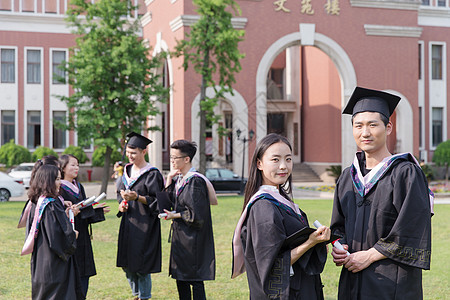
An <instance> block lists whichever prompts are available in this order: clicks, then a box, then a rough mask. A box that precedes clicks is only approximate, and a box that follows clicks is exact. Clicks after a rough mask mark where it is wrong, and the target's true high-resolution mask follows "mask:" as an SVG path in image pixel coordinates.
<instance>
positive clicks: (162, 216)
mask: <svg viewBox="0 0 450 300" xmlns="http://www.w3.org/2000/svg"><path fill="white" fill-rule="evenodd" d="M175 212H176V211H174V210H173V211H171V213H175ZM165 217H167V213H160V214H159V215H158V218H160V219H162V218H165Z"/></svg>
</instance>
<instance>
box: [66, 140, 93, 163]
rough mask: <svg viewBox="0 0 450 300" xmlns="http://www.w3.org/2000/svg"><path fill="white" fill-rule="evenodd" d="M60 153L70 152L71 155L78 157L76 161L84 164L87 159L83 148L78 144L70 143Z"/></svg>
mask: <svg viewBox="0 0 450 300" xmlns="http://www.w3.org/2000/svg"><path fill="white" fill-rule="evenodd" d="M62 154H72V155H73V156H75V157H76V158H78V162H79V163H80V164H84V163H85V162H87V161H88V160H89V158H88V157H87V155H86V153H84V150H83V148H81V147H79V146H74V145H70V146H69V147H67V148H66V150H64V152H63V153H62Z"/></svg>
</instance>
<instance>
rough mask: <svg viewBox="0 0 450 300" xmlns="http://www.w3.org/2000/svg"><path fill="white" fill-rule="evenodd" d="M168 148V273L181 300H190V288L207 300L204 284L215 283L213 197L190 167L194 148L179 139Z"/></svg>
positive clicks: (196, 299)
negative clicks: (172, 207)
mask: <svg viewBox="0 0 450 300" xmlns="http://www.w3.org/2000/svg"><path fill="white" fill-rule="evenodd" d="M170 147H171V149H170V159H171V162H172V171H171V172H170V173H169V174H168V176H167V182H166V187H167V188H166V190H167V191H168V192H169V194H170V195H171V198H172V201H173V203H174V205H173V206H174V211H173V212H171V211H168V210H165V212H166V213H167V214H168V216H167V218H166V219H172V220H173V223H172V229H173V233H172V241H171V243H172V245H171V250H170V265H169V274H170V275H171V276H172V278H174V279H176V280H177V288H178V295H179V298H180V299H181V300H183V299H189V300H190V299H192V298H191V286H192V289H193V299H194V300H201V299H206V296H205V288H204V284H203V281H204V280H214V278H215V271H216V263H215V262H216V261H215V254H214V237H213V228H212V221H211V209H210V203H211V204H217V199H216V194H215V191H214V188H213V187H212V184H211V183H210V182H209V181H208V179H207V178H206V177H205V176H203V175H202V174H200V173H198V172H196V171H195V169H194V168H192V164H191V161H192V158H193V157H194V155H195V153H196V151H197V148H196V145H195V144H194V143H192V142H189V141H186V140H178V141H175V142H173V143H172V145H171V146H170ZM175 179H176V180H175Z"/></svg>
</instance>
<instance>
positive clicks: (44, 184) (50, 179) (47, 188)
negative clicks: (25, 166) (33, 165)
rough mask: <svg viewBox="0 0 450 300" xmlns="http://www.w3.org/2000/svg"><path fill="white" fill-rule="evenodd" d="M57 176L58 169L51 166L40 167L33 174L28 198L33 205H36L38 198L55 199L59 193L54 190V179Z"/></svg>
mask: <svg viewBox="0 0 450 300" xmlns="http://www.w3.org/2000/svg"><path fill="white" fill-rule="evenodd" d="M58 176H59V168H58V167H57V166H53V165H42V166H40V167H39V168H38V169H37V170H36V173H35V174H34V179H33V181H32V182H31V185H30V190H29V191H28V198H29V199H30V200H31V202H33V203H37V200H38V199H39V197H40V196H42V195H43V196H45V197H50V198H55V199H56V198H57V197H58V196H59V191H58V190H57V188H56V183H55V181H56V178H58Z"/></svg>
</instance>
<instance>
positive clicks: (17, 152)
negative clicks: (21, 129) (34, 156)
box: [0, 140, 31, 168]
mask: <svg viewBox="0 0 450 300" xmlns="http://www.w3.org/2000/svg"><path fill="white" fill-rule="evenodd" d="M30 161H31V153H30V151H28V149H27V148H25V147H24V146H22V145H16V144H15V143H14V140H10V141H9V143H6V144H4V145H3V146H1V147H0V163H2V164H5V165H6V167H8V168H9V167H11V166H15V165H18V164H20V163H23V162H30Z"/></svg>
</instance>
